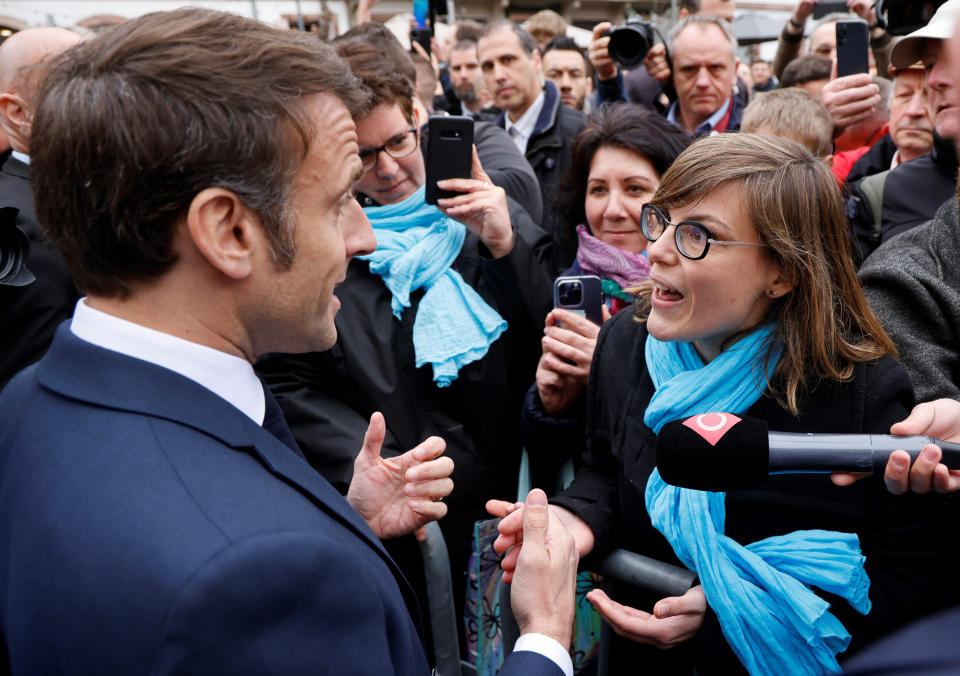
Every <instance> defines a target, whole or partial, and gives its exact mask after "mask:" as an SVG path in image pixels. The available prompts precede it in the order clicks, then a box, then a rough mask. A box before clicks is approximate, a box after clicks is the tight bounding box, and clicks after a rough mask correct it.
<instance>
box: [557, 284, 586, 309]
mask: <svg viewBox="0 0 960 676" xmlns="http://www.w3.org/2000/svg"><path fill="white" fill-rule="evenodd" d="M557 300H558V301H559V302H560V305H566V306H574V307H575V306H578V305H580V303H582V302H583V285H582V284H581V283H580V281H579V280H571V281H569V282H561V283H560V285H559V287H558V288H557Z"/></svg>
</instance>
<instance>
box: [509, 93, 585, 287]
mask: <svg viewBox="0 0 960 676" xmlns="http://www.w3.org/2000/svg"><path fill="white" fill-rule="evenodd" d="M543 95H544V102H543V109H542V110H541V111H540V116H539V117H538V118H537V122H536V124H535V125H534V127H533V133H532V134H531V135H530V140H529V141H528V142H527V152H526V157H527V161H528V162H529V163H530V166H532V167H533V171H534V173H535V174H536V175H537V180H538V181H539V183H540V194H541V196H542V197H543V219H542V220H541V221H540V227H542V228H543V229H544V230H546V231H547V233H548V234H549V235H550V236H551V237H553V238H554V240H555V241H556V242H557V244H558V248H557V250H556V252H555V257H554V267H553V271H554V272H559V271H560V270H563V269H564V268H566V267H568V266H569V265H570V263H572V262H573V258H574V256H576V254H577V240H576V237H571V236H570V235H569V233H564V229H565V228H569V229H570V230H571V231H572V227H571V226H570V224H569V223H568V222H567V220H566V218H565V215H564V214H561V213H560V212H559V209H558V204H559V203H560V192H561V181H562V180H563V177H564V176H565V175H566V173H567V171H569V170H570V166H571V165H572V164H573V141H574V139H576V137H577V134H579V133H580V130H582V129H583V113H581V112H580V111H579V110H574V109H573V108H570V107H569V106H565V105H563V103H562V102H561V101H560V94H559V92H558V91H557V88H556V87H555V86H554V84H553V83H552V82H549V81H547V82H546V84H545V85H544V88H543ZM497 125H498V126H500V127H504V128H505V127H506V112H502V113H501V114H500V117H498V118H497Z"/></svg>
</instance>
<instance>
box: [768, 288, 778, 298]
mask: <svg viewBox="0 0 960 676" xmlns="http://www.w3.org/2000/svg"><path fill="white" fill-rule="evenodd" d="M767 293H768V294H770V297H771V298H776V297H777V292H776V291H774V290H773V289H770V290H769V291H767Z"/></svg>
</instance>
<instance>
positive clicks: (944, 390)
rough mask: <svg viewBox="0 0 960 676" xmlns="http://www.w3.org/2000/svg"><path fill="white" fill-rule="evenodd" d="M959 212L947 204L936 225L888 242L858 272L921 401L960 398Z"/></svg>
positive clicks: (954, 203)
mask: <svg viewBox="0 0 960 676" xmlns="http://www.w3.org/2000/svg"><path fill="white" fill-rule="evenodd" d="M958 257H960V213H958V210H957V199H956V197H954V198H953V199H950V200H948V201H947V202H946V203H945V204H944V205H943V206H942V207H940V209H939V211H937V213H936V215H935V216H934V217H933V220H931V221H928V222H927V223H924V224H923V225H920V226H917V227H916V228H913V229H912V230H909V231H907V232H905V233H903V234H901V235H900V236H899V237H894V238H893V239H891V240H890V241H888V242H886V243H884V244H883V245H882V246H881V247H880V248H879V249H877V250H876V251H875V252H874V253H873V255H871V256H870V258H868V259H867V260H866V262H865V263H864V264H863V267H861V268H860V281H861V282H862V283H863V290H864V292H865V293H866V295H867V300H869V301H870V306H871V307H872V308H873V311H874V312H876V313H877V317H878V318H879V319H880V321H881V322H882V323H883V328H885V329H886V330H887V333H888V334H890V338H891V339H893V343H894V345H896V346H897V351H898V352H899V353H900V358H901V359H902V360H903V365H904V366H905V367H906V368H907V371H908V372H909V373H910V378H911V380H912V381H913V387H914V390H916V393H917V399H919V400H920V401H930V400H932V399H939V398H940V397H947V398H950V399H960V269H958V266H957V260H958Z"/></svg>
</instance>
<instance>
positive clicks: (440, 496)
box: [433, 495, 443, 502]
mask: <svg viewBox="0 0 960 676" xmlns="http://www.w3.org/2000/svg"><path fill="white" fill-rule="evenodd" d="M433 501H434V502H443V496H442V495H438V496H436V497H434V498H433Z"/></svg>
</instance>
